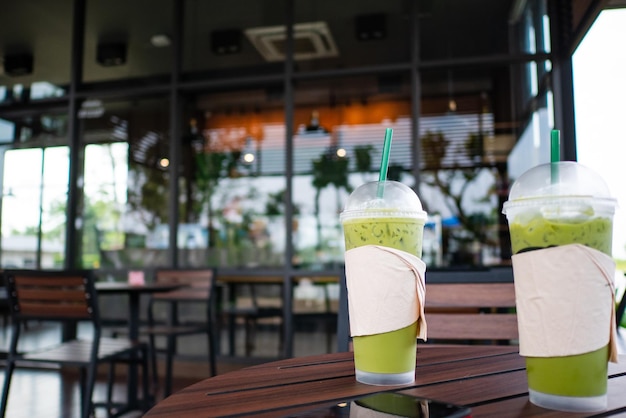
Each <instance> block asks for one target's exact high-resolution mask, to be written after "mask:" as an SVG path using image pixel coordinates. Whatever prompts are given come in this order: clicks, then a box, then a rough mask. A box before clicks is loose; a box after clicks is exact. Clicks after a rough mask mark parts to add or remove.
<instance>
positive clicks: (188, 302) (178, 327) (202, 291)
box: [112, 268, 217, 397]
mask: <svg viewBox="0 0 626 418" xmlns="http://www.w3.org/2000/svg"><path fill="white" fill-rule="evenodd" d="M155 282H156V283H167V284H172V283H173V284H179V285H181V287H180V288H179V289H176V290H172V291H169V292H163V293H155V294H153V295H152V296H151V297H150V301H149V304H148V324H147V325H146V326H142V327H141V328H140V329H139V335H140V336H144V337H147V338H148V339H149V341H150V349H151V350H150V351H151V363H152V370H153V377H154V384H155V386H157V387H158V367H157V354H159V353H161V354H165V383H164V385H163V386H164V389H163V395H164V397H167V396H169V395H170V394H171V393H172V376H173V369H174V357H175V356H176V355H177V347H176V343H177V339H178V338H179V337H182V336H187V335H194V334H206V336H207V345H208V352H207V354H208V363H209V372H210V374H211V376H215V375H216V374H217V366H216V360H215V352H216V336H215V333H214V325H213V316H214V312H213V310H214V309H213V306H214V303H213V298H214V293H215V292H214V288H215V270H214V269H211V268H199V269H159V270H157V271H156V272H155ZM194 308H195V309H196V310H199V311H200V312H201V318H187V319H185V320H183V319H181V317H182V316H181V315H180V313H181V310H183V309H187V310H193V309H194ZM189 316H190V317H191V315H189ZM196 317H197V315H196ZM126 331H127V330H126V329H124V330H121V329H118V330H116V331H115V334H117V333H120V332H126ZM159 339H165V346H164V347H160V346H159V343H158V340H159ZM112 367H113V365H112Z"/></svg>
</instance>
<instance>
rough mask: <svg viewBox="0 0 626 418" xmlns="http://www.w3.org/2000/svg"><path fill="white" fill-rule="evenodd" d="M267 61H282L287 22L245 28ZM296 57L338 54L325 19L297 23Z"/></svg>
mask: <svg viewBox="0 0 626 418" xmlns="http://www.w3.org/2000/svg"><path fill="white" fill-rule="evenodd" d="M244 33H245V34H246V36H247V37H248V39H249V40H250V42H252V45H254V47H255V48H256V49H257V51H259V53H260V54H261V55H262V56H263V58H265V60H266V61H271V62H273V61H283V60H284V59H285V49H286V48H285V47H286V38H287V30H286V28H285V26H267V27H259V28H250V29H246V30H245V31H244ZM293 39H294V59H296V60H311V59H318V58H328V57H335V56H337V55H339V51H338V50H337V46H336V45H335V41H334V40H333V37H332V35H331V33H330V30H329V29H328V26H327V25H326V22H311V23H297V24H295V25H294V26H293Z"/></svg>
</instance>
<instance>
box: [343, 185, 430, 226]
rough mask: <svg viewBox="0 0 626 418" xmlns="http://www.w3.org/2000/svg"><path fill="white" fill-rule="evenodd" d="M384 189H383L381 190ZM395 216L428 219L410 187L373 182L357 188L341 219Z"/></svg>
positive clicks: (351, 195) (349, 198)
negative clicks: (391, 213)
mask: <svg viewBox="0 0 626 418" xmlns="http://www.w3.org/2000/svg"><path fill="white" fill-rule="evenodd" d="M381 188H382V189H381ZM390 212H393V216H394V217H395V216H400V217H408V218H418V219H426V212H425V211H424V210H423V209H422V202H421V201H420V199H419V197H417V194H415V192H414V191H413V190H412V189H411V188H410V187H408V186H406V185H404V184H402V183H400V182H397V181H385V182H378V181H373V182H369V183H365V184H362V185H361V186H359V187H357V188H356V189H355V190H354V191H353V192H352V193H351V194H350V196H349V197H348V200H347V202H346V205H345V207H344V211H343V212H342V213H341V215H340V219H341V220H342V221H343V220H346V219H348V218H355V217H384V216H389V215H390Z"/></svg>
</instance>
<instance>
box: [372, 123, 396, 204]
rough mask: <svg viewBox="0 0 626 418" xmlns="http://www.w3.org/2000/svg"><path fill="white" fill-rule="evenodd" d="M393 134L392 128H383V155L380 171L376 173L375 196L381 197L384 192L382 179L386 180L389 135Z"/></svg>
mask: <svg viewBox="0 0 626 418" xmlns="http://www.w3.org/2000/svg"><path fill="white" fill-rule="evenodd" d="M392 136H393V129H391V128H387V129H385V144H384V145H383V157H382V159H381V161H380V173H379V175H378V181H379V183H378V190H377V191H376V196H378V197H379V198H381V199H382V197H383V195H384V194H385V186H384V183H383V182H384V181H386V180H387V168H388V167H389V150H390V149H391V137H392Z"/></svg>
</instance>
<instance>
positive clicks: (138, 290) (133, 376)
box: [96, 282, 181, 410]
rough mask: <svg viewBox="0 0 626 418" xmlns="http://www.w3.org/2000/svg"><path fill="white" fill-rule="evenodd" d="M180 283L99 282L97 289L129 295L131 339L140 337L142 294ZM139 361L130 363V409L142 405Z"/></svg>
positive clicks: (129, 332) (161, 290) (169, 288)
mask: <svg viewBox="0 0 626 418" xmlns="http://www.w3.org/2000/svg"><path fill="white" fill-rule="evenodd" d="M180 287H181V285H180V284H175V283H145V284H142V285H136V284H130V283H127V282H97V283H96V290H97V291H98V295H127V296H128V337H129V338H130V339H131V340H134V341H136V340H138V339H139V323H140V307H141V304H140V302H141V295H145V294H152V293H159V292H169V291H171V290H175V289H178V288H180ZM138 381H139V378H138V370H137V362H135V361H129V363H128V380H127V382H128V385H127V387H128V391H127V397H128V398H127V399H128V400H127V402H128V409H131V410H132V409H135V408H139V407H141V405H140V402H139V400H138V399H137V388H138Z"/></svg>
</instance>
